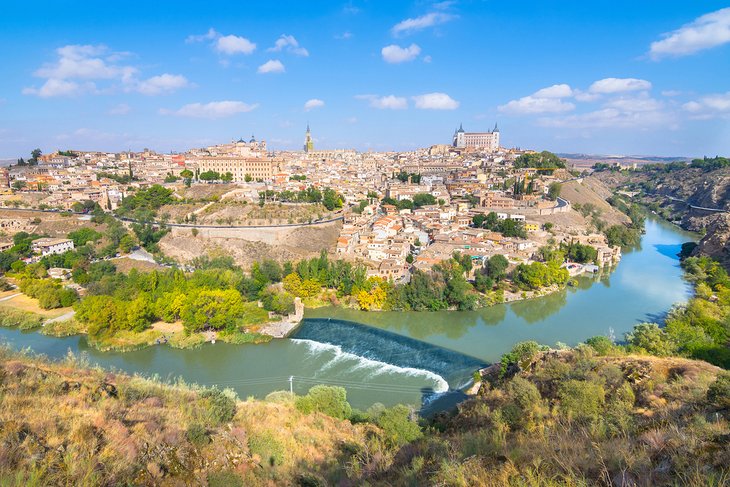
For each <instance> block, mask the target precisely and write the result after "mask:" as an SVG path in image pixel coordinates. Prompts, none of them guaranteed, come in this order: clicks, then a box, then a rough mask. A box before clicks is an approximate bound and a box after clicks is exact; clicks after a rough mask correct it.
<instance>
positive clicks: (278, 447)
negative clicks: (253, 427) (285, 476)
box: [248, 431, 284, 467]
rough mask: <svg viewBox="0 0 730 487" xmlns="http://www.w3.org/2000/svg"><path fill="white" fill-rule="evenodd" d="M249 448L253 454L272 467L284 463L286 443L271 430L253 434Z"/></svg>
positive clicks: (249, 441)
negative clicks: (283, 443) (282, 442)
mask: <svg viewBox="0 0 730 487" xmlns="http://www.w3.org/2000/svg"><path fill="white" fill-rule="evenodd" d="M248 449H249V451H250V452H251V454H252V455H258V456H259V457H261V461H262V462H266V463H268V464H269V465H271V466H272V467H273V466H276V465H281V464H282V463H284V445H282V444H281V442H280V441H279V440H278V439H277V438H276V437H275V436H274V435H273V434H272V433H271V432H270V431H264V432H263V433H260V434H255V435H251V436H250V437H249V439H248Z"/></svg>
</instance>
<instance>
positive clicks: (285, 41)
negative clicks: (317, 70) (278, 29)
mask: <svg viewBox="0 0 730 487" xmlns="http://www.w3.org/2000/svg"><path fill="white" fill-rule="evenodd" d="M284 49H286V50H287V52H290V53H292V54H296V55H297V56H305V57H306V56H309V51H307V50H306V49H304V48H303V47H301V46H300V45H299V42H297V40H296V39H295V38H294V36H291V35H286V34H282V35H281V37H279V38H278V39H277V40H276V43H274V47H270V48H268V49H267V51H269V52H280V51H283V50H284Z"/></svg>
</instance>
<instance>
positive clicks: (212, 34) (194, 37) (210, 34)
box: [185, 27, 220, 44]
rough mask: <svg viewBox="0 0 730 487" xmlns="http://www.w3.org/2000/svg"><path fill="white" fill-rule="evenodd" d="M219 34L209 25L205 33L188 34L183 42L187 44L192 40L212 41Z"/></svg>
mask: <svg viewBox="0 0 730 487" xmlns="http://www.w3.org/2000/svg"><path fill="white" fill-rule="evenodd" d="M219 36H220V34H219V33H218V32H217V31H216V30H215V29H214V28H213V27H211V28H210V29H208V32H206V33H205V34H201V35H189V36H188V37H187V38H186V39H185V42H186V43H187V44H192V43H194V42H203V41H212V40H213V39H217V38H218V37H219Z"/></svg>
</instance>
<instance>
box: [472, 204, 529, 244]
mask: <svg viewBox="0 0 730 487" xmlns="http://www.w3.org/2000/svg"><path fill="white" fill-rule="evenodd" d="M472 225H473V226H474V227H475V228H486V229H487V230H491V231H493V232H498V233H501V234H502V235H504V236H505V237H519V238H527V231H526V230H525V225H524V224H523V223H522V222H520V221H517V220H512V219H511V218H506V219H504V220H500V219H499V217H498V216H497V214H496V213H495V212H493V211H490V212H489V213H487V214H486V215H485V214H484V213H478V214H476V215H474V216H473V217H472Z"/></svg>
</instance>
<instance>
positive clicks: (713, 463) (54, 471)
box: [0, 343, 730, 487]
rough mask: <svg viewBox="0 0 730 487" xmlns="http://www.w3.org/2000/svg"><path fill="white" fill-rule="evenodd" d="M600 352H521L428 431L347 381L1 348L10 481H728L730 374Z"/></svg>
mask: <svg viewBox="0 0 730 487" xmlns="http://www.w3.org/2000/svg"><path fill="white" fill-rule="evenodd" d="M598 345H601V343H597V344H596V345H591V346H587V345H586V346H581V347H579V348H577V349H575V350H564V351H547V352H541V351H539V350H538V348H537V344H533V346H532V347H529V346H523V347H516V349H515V350H513V351H512V352H511V353H510V354H509V356H510V357H511V358H510V360H508V361H506V362H505V367H504V368H503V367H501V366H500V365H499V364H497V365H496V366H494V367H492V368H491V369H488V370H486V371H484V372H483V376H482V380H483V384H482V387H481V388H480V389H479V394H478V396H476V397H475V398H472V399H470V400H467V401H466V402H465V403H463V404H462V405H461V406H460V407H459V410H458V412H456V413H455V414H443V415H442V416H440V417H437V418H435V419H433V420H431V421H429V422H424V423H423V424H422V429H420V428H419V427H418V426H417V425H416V424H415V423H413V422H412V421H411V420H410V419H409V415H410V412H409V409H407V408H403V407H401V408H399V407H395V408H391V409H384V408H383V407H382V406H380V407H378V406H374V407H373V408H371V409H369V410H368V411H367V412H358V411H353V410H351V409H350V406H349V405H348V404H347V403H346V402H344V401H345V398H344V390H341V391H342V395H339V393H337V388H327V387H325V388H323V389H325V391H320V393H319V394H318V395H314V394H313V393H312V392H311V391H310V394H308V395H307V396H299V397H297V398H292V397H291V396H290V395H289V394H288V393H285V392H283V393H273V394H271V395H270V396H269V397H268V398H267V400H265V401H255V400H248V401H244V402H241V401H237V400H235V399H233V398H231V397H230V396H229V395H228V394H227V393H225V392H221V391H216V390H203V389H196V388H191V387H189V386H186V385H177V386H166V385H161V384H159V383H155V382H151V381H147V380H143V379H139V378H130V377H127V376H124V375H119V374H112V373H107V372H104V371H102V370H98V369H95V370H88V369H83V368H79V364H78V363H77V362H75V361H73V360H68V361H66V362H64V363H49V362H46V361H42V360H39V359H34V358H29V357H27V356H22V355H17V354H13V353H11V352H8V351H7V350H5V349H2V350H0V379H1V380H0V393H1V397H2V401H1V402H0V484H2V485H8V486H11V485H12V486H16V485H17V486H20V485H90V486H95V485H163V486H164V485H170V486H177V485H210V486H234V487H235V486H244V485H246V486H248V485H252V486H257V485H267V486H275V485H300V486H326V485H337V486H343V487H349V486H355V485H388V486H411V485H439V486H464V487H466V486H475V485H479V486H495V487H496V486H503V485H516V486H527V485H529V486H546V487H547V486H556V485H575V486H579V485H616V486H618V485H622V486H629V485H631V486H661V485H672V486H676V485H688V486H689V485H717V486H720V485H727V482H728V479H730V471H728V465H730V450H728V448H727V445H728V438H730V436H729V435H730V429H729V428H728V419H730V376H727V375H722V374H724V373H723V372H721V371H720V370H719V369H718V368H716V367H714V366H711V365H708V364H707V363H704V362H698V361H692V360H687V359H678V358H656V357H649V356H624V355H621V353H622V352H620V351H616V350H611V347H612V345H610V344H609V345H606V344H605V343H603V345H605V346H598ZM606 347H608V348H606ZM601 353H603V355H601ZM606 353H608V355H606ZM612 354H613V355H612ZM332 392H334V394H332Z"/></svg>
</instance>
